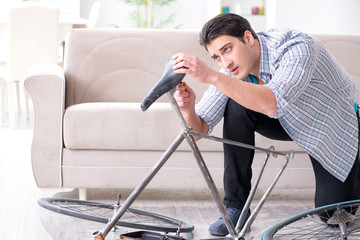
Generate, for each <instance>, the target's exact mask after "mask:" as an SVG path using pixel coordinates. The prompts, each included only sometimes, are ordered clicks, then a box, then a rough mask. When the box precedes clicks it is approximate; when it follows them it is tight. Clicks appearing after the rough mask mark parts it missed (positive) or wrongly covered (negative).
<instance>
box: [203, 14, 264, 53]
mask: <svg viewBox="0 0 360 240" xmlns="http://www.w3.org/2000/svg"><path fill="white" fill-rule="evenodd" d="M246 30H249V31H250V32H251V34H252V35H253V37H254V38H255V39H258V36H257V35H256V33H255V31H254V30H253V29H252V28H251V25H250V23H249V21H248V20H247V19H245V18H243V17H242V16H240V15H237V14H234V13H222V14H219V15H217V16H216V17H214V18H212V19H210V20H209V21H208V22H207V23H205V25H204V26H203V28H202V29H201V32H200V34H199V43H200V45H201V46H203V47H205V48H206V50H207V45H208V44H209V43H210V42H211V41H212V40H214V39H215V38H217V37H218V36H220V35H229V36H233V37H236V38H239V39H240V40H241V41H243V42H244V40H243V36H244V33H245V31H246Z"/></svg>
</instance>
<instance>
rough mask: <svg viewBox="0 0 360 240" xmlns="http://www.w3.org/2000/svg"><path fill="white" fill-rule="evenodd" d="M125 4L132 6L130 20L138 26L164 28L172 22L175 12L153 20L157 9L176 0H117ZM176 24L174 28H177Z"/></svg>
mask: <svg viewBox="0 0 360 240" xmlns="http://www.w3.org/2000/svg"><path fill="white" fill-rule="evenodd" d="M119 1H121V2H124V3H125V4H126V5H129V6H133V7H134V10H133V11H132V12H131V13H130V17H131V19H132V21H134V22H135V23H136V27H138V28H165V27H168V26H169V24H171V23H173V22H174V17H175V13H171V14H170V15H168V16H167V17H166V18H165V19H163V20H160V21H158V22H157V21H155V17H156V15H157V13H158V11H159V10H160V9H161V8H162V7H164V6H166V5H169V4H171V3H172V2H175V1H176V0H119ZM180 26H181V25H177V26H175V27H174V28H179V27H180Z"/></svg>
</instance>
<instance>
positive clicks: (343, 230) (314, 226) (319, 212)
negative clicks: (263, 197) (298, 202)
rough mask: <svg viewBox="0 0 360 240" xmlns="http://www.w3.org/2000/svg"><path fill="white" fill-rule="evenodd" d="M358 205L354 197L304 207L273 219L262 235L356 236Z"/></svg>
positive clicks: (359, 235)
mask: <svg viewBox="0 0 360 240" xmlns="http://www.w3.org/2000/svg"><path fill="white" fill-rule="evenodd" d="M359 206H360V200H354V201H347V202H342V203H335V204H330V205H327V206H323V207H318V208H314V209H310V210H307V211H305V212H302V213H299V214H296V215H294V216H292V217H289V218H287V219H284V220H283V221H280V222H279V223H276V224H275V225H273V226H272V227H270V228H269V229H268V230H267V231H266V232H265V233H264V235H263V238H262V239H263V240H273V239H278V240H281V239H286V240H289V239H319V240H320V239H321V240H323V239H343V240H351V239H360V211H358V208H359ZM356 212H358V213H356ZM325 223H326V224H325Z"/></svg>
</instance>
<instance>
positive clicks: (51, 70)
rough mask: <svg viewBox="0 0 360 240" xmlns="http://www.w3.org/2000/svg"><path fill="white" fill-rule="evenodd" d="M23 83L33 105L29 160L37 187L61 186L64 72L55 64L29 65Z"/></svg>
mask: <svg viewBox="0 0 360 240" xmlns="http://www.w3.org/2000/svg"><path fill="white" fill-rule="evenodd" d="M24 87H25V90H26V92H27V94H28V95H29V97H30V98H31V100H32V103H33V108H34V132H33V139H32V146H31V162H32V168H33V173H34V177H35V181H36V184H37V186H38V187H61V186H62V179H61V176H62V174H61V158H62V148H63V136H62V135H63V134H62V132H63V131H62V122H63V115H64V108H65V76H64V73H63V70H62V68H61V67H59V66H58V65H55V64H39V65H36V66H34V67H33V68H31V69H30V71H29V73H28V76H27V77H26V79H25V81H24Z"/></svg>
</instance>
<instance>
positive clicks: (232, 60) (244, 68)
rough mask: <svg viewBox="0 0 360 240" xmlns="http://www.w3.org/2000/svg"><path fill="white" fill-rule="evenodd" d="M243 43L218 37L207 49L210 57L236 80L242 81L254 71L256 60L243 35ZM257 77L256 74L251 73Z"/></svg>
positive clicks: (234, 38) (226, 36)
mask: <svg viewBox="0 0 360 240" xmlns="http://www.w3.org/2000/svg"><path fill="white" fill-rule="evenodd" d="M244 41H245V42H243V41H241V39H238V38H236V37H233V36H229V35H220V36H219V37H217V38H215V39H214V40H212V41H211V42H210V43H209V44H208V45H207V49H208V51H209V53H210V56H211V57H212V58H213V59H214V60H215V61H216V62H217V63H218V64H219V65H220V67H222V68H224V69H225V70H227V71H228V72H230V73H231V74H233V75H234V76H235V77H236V78H238V79H244V78H245V77H246V76H248V75H249V73H250V72H251V71H252V70H253V69H254V66H255V62H256V58H255V54H254V51H253V49H252V48H251V46H250V44H248V41H247V39H246V35H244ZM253 74H255V75H258V73H253Z"/></svg>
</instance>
